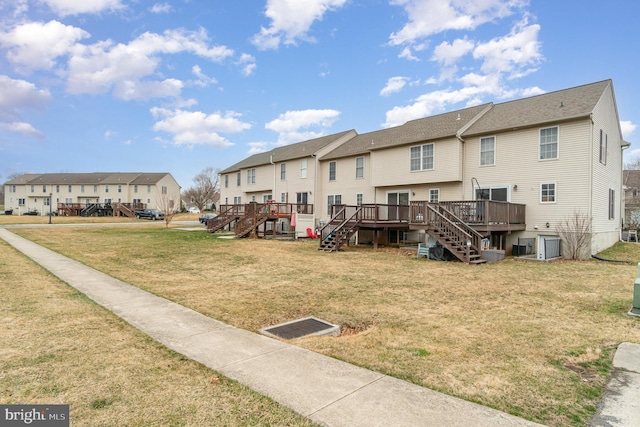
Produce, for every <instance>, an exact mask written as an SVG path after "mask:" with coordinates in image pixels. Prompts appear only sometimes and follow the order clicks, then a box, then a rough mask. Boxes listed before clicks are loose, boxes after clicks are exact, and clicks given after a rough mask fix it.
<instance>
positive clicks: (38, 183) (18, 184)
mask: <svg viewBox="0 0 640 427" xmlns="http://www.w3.org/2000/svg"><path fill="white" fill-rule="evenodd" d="M4 186H5V200H4V206H5V210H11V211H13V214H14V215H16V214H18V215H19V214H25V213H31V214H33V213H37V214H41V215H47V214H48V213H49V212H50V211H52V212H55V213H56V214H58V215H92V214H96V213H99V214H106V215H126V216H133V212H132V210H133V209H137V208H144V207H149V208H158V209H162V210H165V209H176V210H177V209H180V185H178V183H177V182H176V180H175V179H174V178H173V176H171V174H169V173H166V172H161V173H140V172H113V173H112V172H94V173H47V174H24V175H21V176H18V177H16V178H14V179H12V180H9V181H7V182H6V183H5V185H4ZM50 204H51V206H50Z"/></svg>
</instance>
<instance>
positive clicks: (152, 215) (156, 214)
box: [134, 209, 164, 221]
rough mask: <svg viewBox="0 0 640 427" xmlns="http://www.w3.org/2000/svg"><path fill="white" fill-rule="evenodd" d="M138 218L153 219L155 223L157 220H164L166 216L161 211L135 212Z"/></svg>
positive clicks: (143, 210)
mask: <svg viewBox="0 0 640 427" xmlns="http://www.w3.org/2000/svg"><path fill="white" fill-rule="evenodd" d="M134 214H135V216H136V218H139V219H140V218H142V219H151V220H153V221H155V220H157V219H164V214H163V213H162V212H160V210H159V209H141V210H137V211H135V212H134Z"/></svg>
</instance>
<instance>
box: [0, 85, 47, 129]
mask: <svg viewBox="0 0 640 427" xmlns="http://www.w3.org/2000/svg"><path fill="white" fill-rule="evenodd" d="M50 100H51V94H50V93H49V91H48V90H43V89H38V88H37V87H36V86H35V85H34V84H33V83H30V82H27V81H25V80H15V79H12V78H10V77H8V76H4V75H0V127H1V128H2V129H4V130H6V131H9V132H17V133H22V134H25V135H28V136H33V137H36V138H42V133H40V132H39V131H38V130H37V129H35V128H34V127H33V126H32V125H31V124H29V123H26V122H24V121H23V120H22V117H21V112H22V111H23V110H25V109H34V110H40V109H42V108H44V106H45V105H46V104H47V103H49V101H50Z"/></svg>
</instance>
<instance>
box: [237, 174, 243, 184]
mask: <svg viewBox="0 0 640 427" xmlns="http://www.w3.org/2000/svg"><path fill="white" fill-rule="evenodd" d="M241 182H242V176H241V175H240V172H238V175H237V176H236V186H238V187H240V183H241Z"/></svg>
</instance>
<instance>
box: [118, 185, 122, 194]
mask: <svg viewBox="0 0 640 427" xmlns="http://www.w3.org/2000/svg"><path fill="white" fill-rule="evenodd" d="M118 193H122V185H120V184H118Z"/></svg>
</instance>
